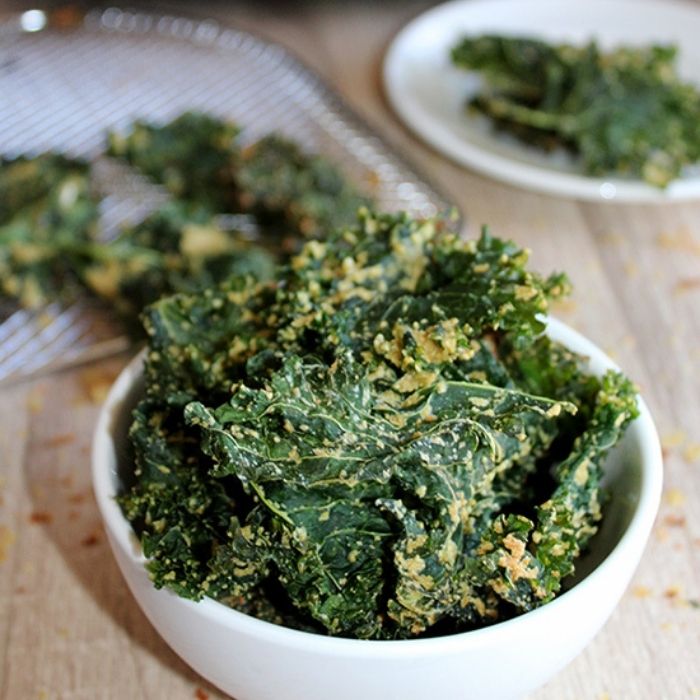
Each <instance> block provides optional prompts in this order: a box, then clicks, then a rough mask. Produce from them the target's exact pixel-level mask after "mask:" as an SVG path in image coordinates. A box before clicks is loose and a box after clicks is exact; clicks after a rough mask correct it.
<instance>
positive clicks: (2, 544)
mask: <svg viewBox="0 0 700 700" xmlns="http://www.w3.org/2000/svg"><path fill="white" fill-rule="evenodd" d="M15 539H16V537H15V533H14V532H13V531H12V530H10V528H9V527H6V526H5V525H0V564H2V562H4V561H5V559H7V554H8V552H9V550H10V547H11V546H12V545H13V544H14V541H15Z"/></svg>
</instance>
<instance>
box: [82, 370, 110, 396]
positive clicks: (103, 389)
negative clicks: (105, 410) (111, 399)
mask: <svg viewBox="0 0 700 700" xmlns="http://www.w3.org/2000/svg"><path fill="white" fill-rule="evenodd" d="M115 379H116V374H115V373H114V372H111V371H108V370H105V369H104V368H102V367H99V368H97V367H88V369H86V370H83V371H82V372H81V374H80V384H81V386H82V389H83V393H84V394H85V396H87V398H88V399H89V400H90V402H91V403H98V404H99V403H102V402H103V401H104V400H105V399H106V398H107V394H108V393H109V390H110V387H111V386H112V384H113V383H114V380H115Z"/></svg>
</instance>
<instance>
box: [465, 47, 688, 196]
mask: <svg viewBox="0 0 700 700" xmlns="http://www.w3.org/2000/svg"><path fill="white" fill-rule="evenodd" d="M676 53H677V51H676V48H675V47H673V46H646V47H638V48H637V47H634V48H633V47H620V48H617V49H615V50H613V51H609V52H603V51H601V49H600V48H599V47H598V45H597V44H596V43H595V42H591V43H589V44H587V45H583V46H572V45H568V44H562V45H550V44H547V43H545V42H543V41H539V40H536V39H528V38H520V37H504V36H491V35H484V36H478V37H466V38H464V39H462V40H461V41H460V42H459V43H458V44H457V45H456V46H455V47H454V48H453V49H452V61H453V63H454V64H455V65H457V66H459V67H461V68H465V69H467V70H471V71H476V72H478V73H479V74H480V75H481V77H482V78H483V88H482V90H481V92H480V93H479V94H477V95H476V96H475V97H474V98H473V99H471V101H470V102H469V106H470V108H471V109H472V110H474V111H475V112H477V113H479V114H483V115H485V116H486V117H488V118H489V119H491V120H492V121H493V123H494V125H495V126H496V127H497V128H498V129H501V130H504V131H506V132H509V133H511V134H513V135H515V136H516V137H518V138H520V139H521V140H523V141H525V142H526V143H529V144H532V145H534V146H536V147H539V148H542V149H544V150H551V149H553V148H556V147H564V148H567V149H569V150H571V151H573V152H574V153H575V154H577V155H578V156H579V157H580V159H581V163H582V166H583V169H584V171H585V172H586V173H587V174H590V175H598V176H601V175H606V174H610V173H614V174H617V175H621V176H623V177H628V178H636V179H642V180H644V181H646V182H648V183H650V184H652V185H655V186H657V187H666V186H667V185H668V184H669V183H670V182H671V181H672V180H674V179H676V178H678V177H679V176H680V175H681V174H682V171H683V169H684V168H685V167H686V166H689V165H693V164H695V163H697V162H698V161H700V126H699V123H700V122H699V120H698V117H699V116H700V91H698V89H697V88H696V87H695V86H693V85H690V84H688V83H684V82H683V81H682V80H681V79H680V77H679V76H678V73H677V71H676V67H675V59H676Z"/></svg>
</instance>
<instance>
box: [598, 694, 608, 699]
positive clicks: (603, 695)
mask: <svg viewBox="0 0 700 700" xmlns="http://www.w3.org/2000/svg"><path fill="white" fill-rule="evenodd" d="M600 700H610V693H601V694H600Z"/></svg>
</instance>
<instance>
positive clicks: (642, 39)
mask: <svg viewBox="0 0 700 700" xmlns="http://www.w3.org/2000/svg"><path fill="white" fill-rule="evenodd" d="M483 33H499V34H507V35H525V36H531V37H538V38H542V39H545V40H547V41H556V42H562V41H566V42H572V43H584V42H587V41H589V40H590V39H592V38H595V39H596V40H597V41H598V43H599V44H600V45H601V46H602V47H603V48H610V47H613V46H615V45H618V44H649V43H652V42H655V43H668V42H671V43H674V44H677V45H678V47H679V59H678V66H679V70H680V73H681V75H682V77H683V78H684V79H685V80H689V81H691V82H694V83H697V84H698V85H700V7H698V6H695V5H693V4H689V3H686V2H678V1H676V0H456V1H455V2H448V3H446V4H444V5H440V6H438V7H436V8H434V9H432V10H429V11H428V12H426V13H425V14H423V15H421V16H419V17H418V18H417V19H415V20H413V22H411V23H410V24H409V25H407V26H406V27H405V28H404V29H403V30H402V31H401V32H400V33H399V34H398V36H397V37H396V38H395V39H394V41H393V43H392V45H391V47H390V48H389V51H388V52H387V55H386V58H385V61H384V85H385V89H386V92H387V95H388V98H389V100H390V102H391V104H392V105H393V107H394V109H395V110H396V112H397V113H398V114H399V116H400V117H401V118H402V119H403V120H404V121H405V122H406V124H407V125H408V126H409V127H411V128H412V129H413V130H414V131H415V132H416V133H417V134H418V135H419V136H420V137H421V138H423V139H424V140H425V141H427V142H428V143H430V144H431V145H432V146H434V147H435V148H437V149H438V150H439V151H441V152H442V153H444V154H445V155H447V156H448V157H450V158H453V159H454V160H456V161H458V162H459V163H461V164H463V165H466V166H468V167H470V168H473V169H474V170H478V171H480V172H482V173H484V174H486V175H489V176H491V177H493V178H496V179H498V180H503V181H505V182H509V183H511V184H514V185H519V186H521V187H525V188H527V189H532V190H537V191H540V192H547V193H550V194H557V195H564V196H569V197H578V198H581V199H589V200H600V199H601V198H602V199H615V200H616V201H626V202H635V201H636V202H660V201H677V200H680V199H691V198H696V197H700V168H698V167H693V168H691V169H688V171H687V172H686V173H684V175H683V177H682V178H680V179H678V180H676V181H674V182H673V183H672V184H671V185H670V186H669V187H668V188H667V189H666V190H659V189H657V188H654V187H652V186H650V185H647V184H645V183H643V182H640V181H638V180H622V179H617V178H613V177H611V178H595V177H587V176H585V175H583V174H581V170H580V167H579V166H578V164H577V162H576V160H575V159H574V158H572V157H570V156H567V155H566V154H564V153H555V154H543V153H541V152H539V151H538V150H536V149H534V148H531V147H528V146H526V145H523V144H522V143H520V142H519V141H517V140H516V139H515V138H513V137H509V136H507V135H504V134H502V133H496V132H495V131H494V130H492V128H491V127H490V125H489V123H488V121H487V120H486V119H485V118H483V117H473V116H469V115H468V114H467V112H466V110H465V103H466V101H467V100H468V98H469V96H470V95H472V94H474V92H475V91H476V89H477V88H478V79H477V78H476V77H475V76H474V75H470V74H469V73H467V72H466V71H464V70H462V69H459V68H456V67H455V66H453V65H452V64H451V61H450V49H451V48H452V47H453V46H454V45H455V44H456V43H457V42H458V41H459V39H460V38H461V37H463V36H464V35H467V34H469V35H477V34H483ZM699 120H700V116H699Z"/></svg>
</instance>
